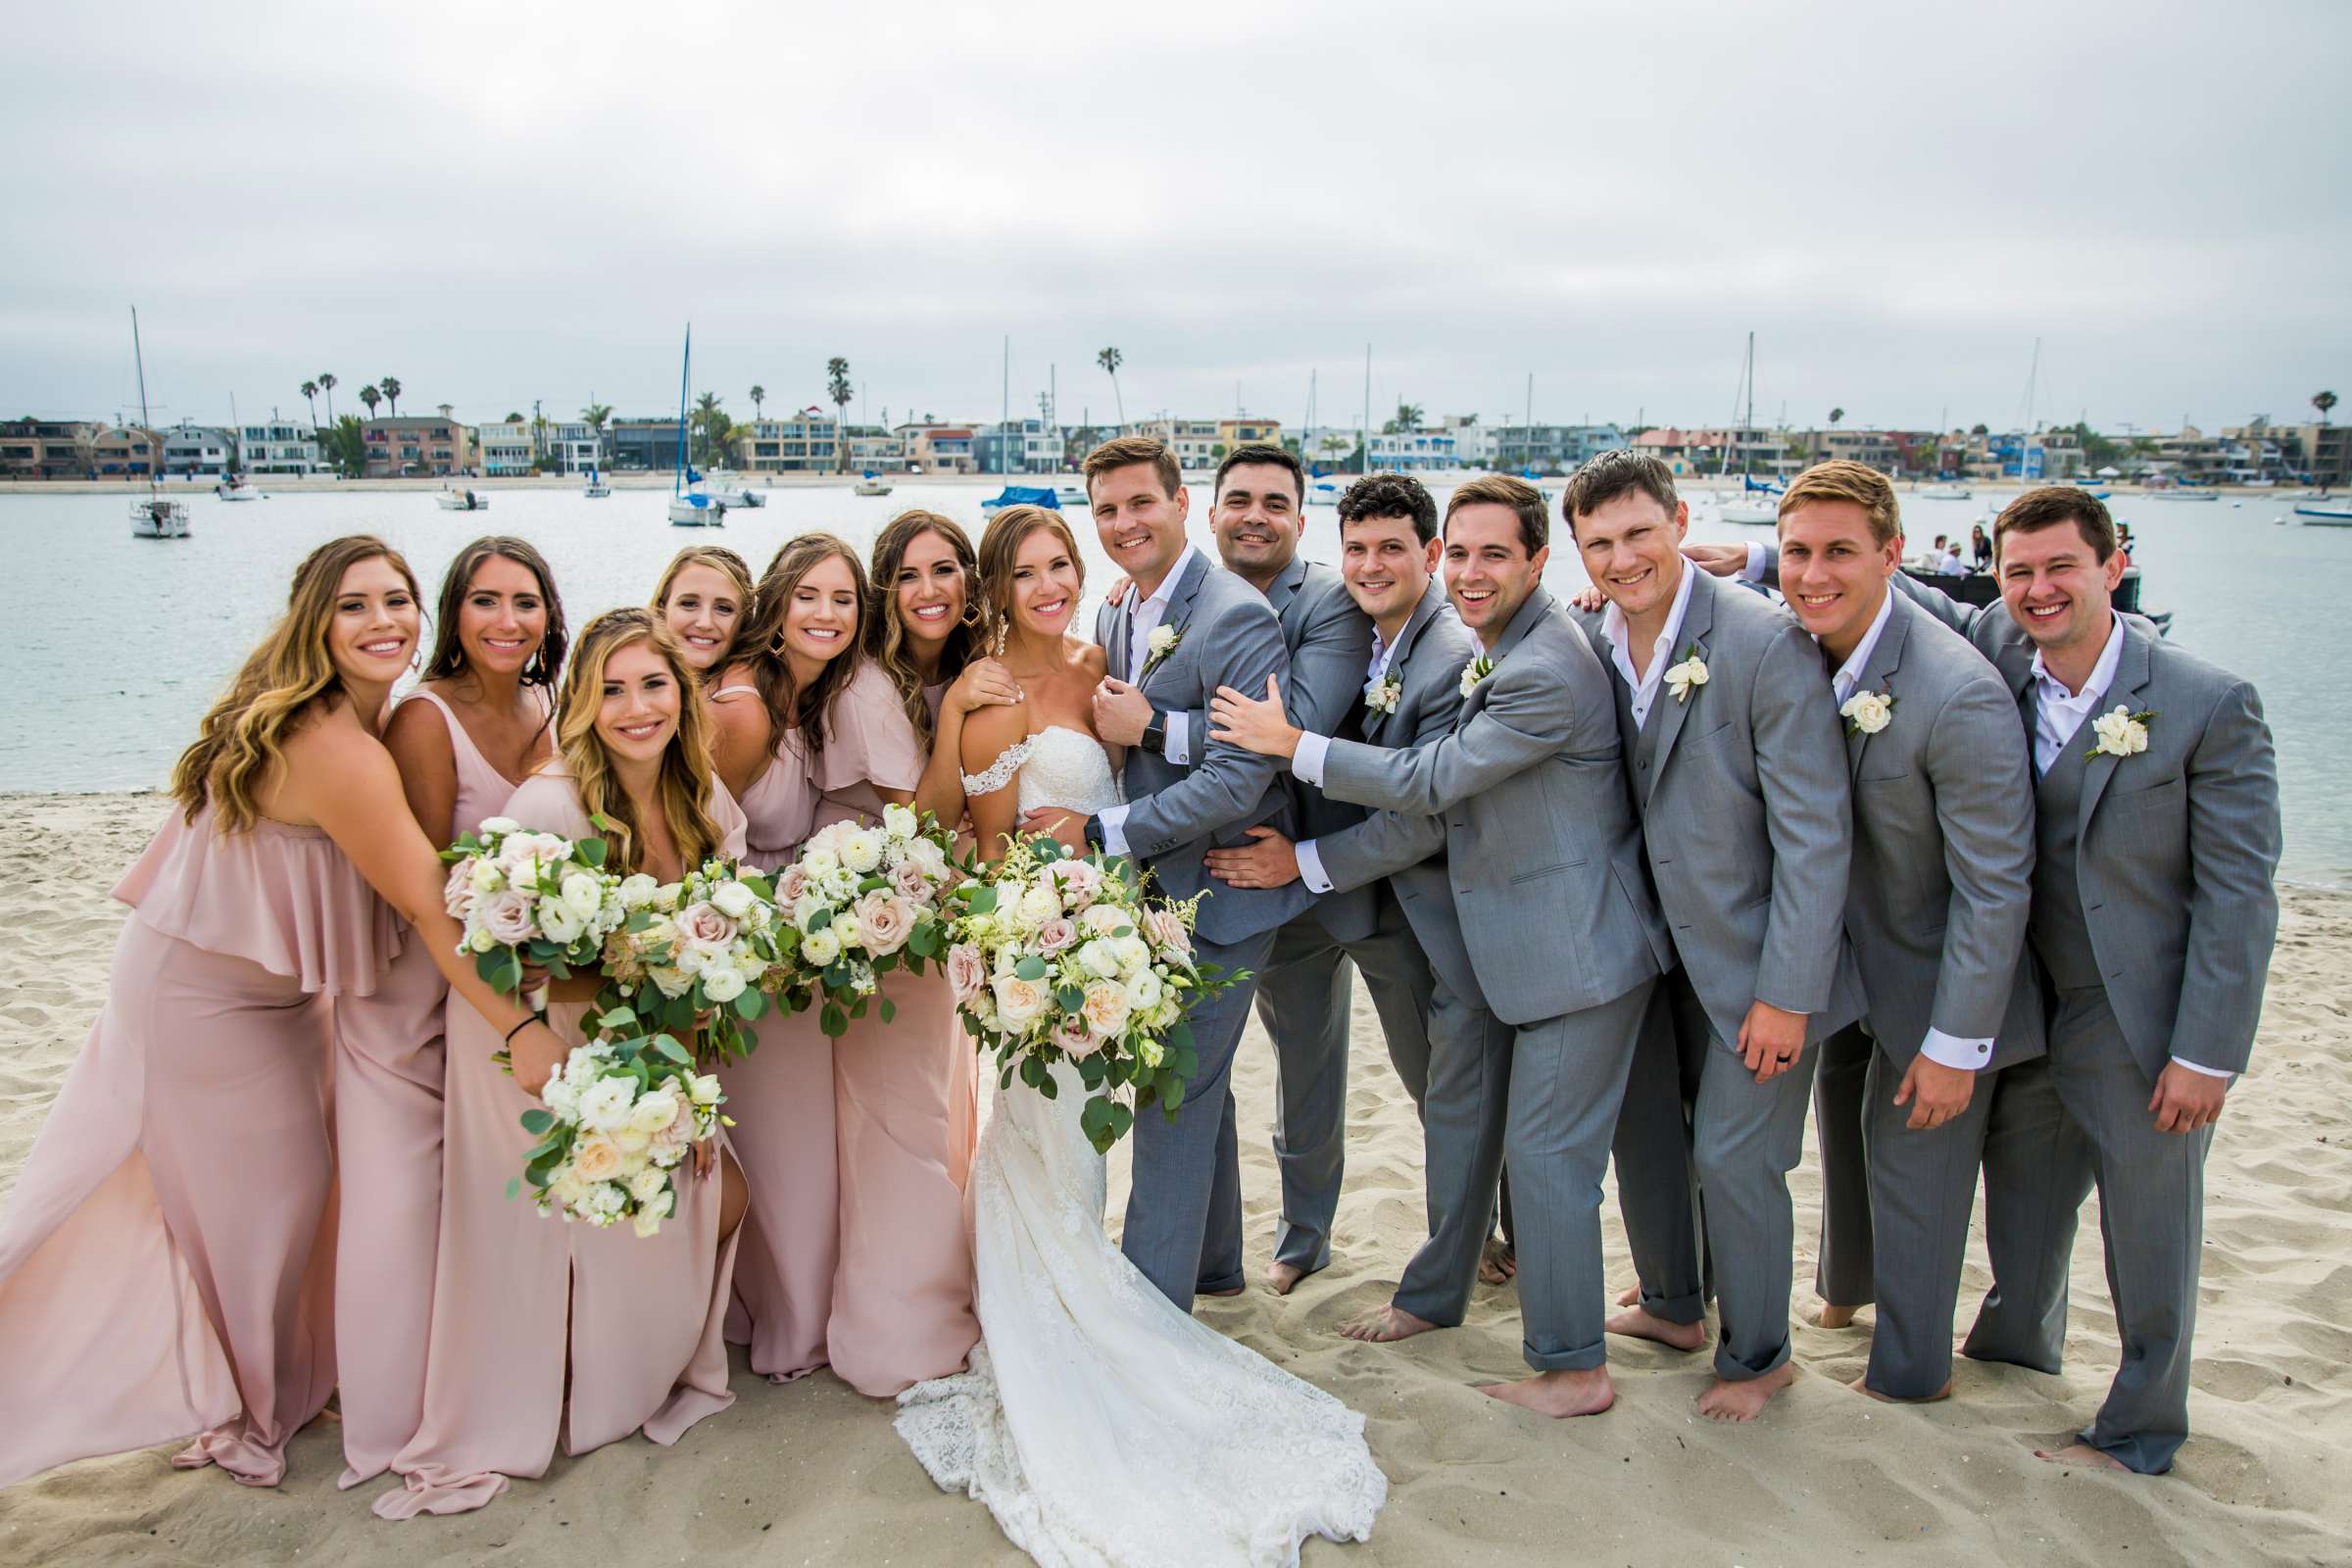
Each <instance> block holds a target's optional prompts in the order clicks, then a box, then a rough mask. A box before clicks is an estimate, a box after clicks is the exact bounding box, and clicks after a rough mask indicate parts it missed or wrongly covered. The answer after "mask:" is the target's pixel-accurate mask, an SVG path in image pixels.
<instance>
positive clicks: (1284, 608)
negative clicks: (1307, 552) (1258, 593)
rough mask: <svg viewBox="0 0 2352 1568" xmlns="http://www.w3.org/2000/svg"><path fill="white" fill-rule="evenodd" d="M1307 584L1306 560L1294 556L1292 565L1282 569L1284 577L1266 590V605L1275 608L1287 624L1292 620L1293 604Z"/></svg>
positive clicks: (1276, 612) (1280, 577) (1276, 580)
mask: <svg viewBox="0 0 2352 1568" xmlns="http://www.w3.org/2000/svg"><path fill="white" fill-rule="evenodd" d="M1305 583H1306V558H1305V557H1304V556H1293V557H1292V558H1291V564H1289V565H1287V566H1285V567H1283V568H1282V575H1281V576H1279V577H1277V578H1275V579H1274V581H1273V584H1272V585H1271V586H1270V587H1268V588H1267V589H1266V603H1267V604H1269V605H1272V606H1273V607H1274V613H1275V614H1276V615H1278V616H1280V617H1282V619H1283V620H1284V621H1285V622H1286V623H1287V622H1288V621H1289V619H1290V613H1291V604H1292V602H1293V601H1294V600H1296V599H1297V598H1298V597H1299V589H1300V588H1301V587H1303V586H1304V585H1305Z"/></svg>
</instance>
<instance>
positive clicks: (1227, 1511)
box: [898, 726, 1388, 1568]
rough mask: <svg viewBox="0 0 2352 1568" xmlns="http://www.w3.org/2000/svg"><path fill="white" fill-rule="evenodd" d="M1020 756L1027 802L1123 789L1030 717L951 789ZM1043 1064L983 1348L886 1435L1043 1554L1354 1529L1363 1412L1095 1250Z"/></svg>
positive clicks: (1105, 1556)
mask: <svg viewBox="0 0 2352 1568" xmlns="http://www.w3.org/2000/svg"><path fill="white" fill-rule="evenodd" d="M1016 769H1017V770H1018V772H1019V775H1020V805H1021V809H1022V810H1024V811H1028V810H1033V809H1037V808H1039V807H1047V806H1060V807H1067V808H1069V809H1073V810H1081V811H1087V812H1090V813H1091V812H1094V811H1099V810H1101V809H1103V807H1105V806H1108V805H1111V804H1113V803H1115V802H1116V801H1117V800H1118V799H1119V791H1118V784H1117V781H1116V780H1115V779H1114V778H1113V776H1112V774H1111V769H1110V760H1109V758H1108V757H1107V756H1105V755H1104V753H1103V747H1102V744H1101V743H1100V742H1098V741H1097V740H1096V739H1095V738H1094V737H1093V736H1091V735H1088V734H1085V733H1083V732H1082V731H1079V730H1075V729H1068V728H1063V727H1060V726H1055V727H1053V728H1050V729H1046V730H1043V731H1041V732H1040V733H1038V734H1036V735H1033V736H1031V737H1030V738H1029V739H1028V740H1026V741H1023V742H1022V743H1020V744H1019V745H1017V746H1014V747H1013V748H1011V749H1010V750H1009V751H1007V752H1005V755H1004V756H1003V757H1001V758H999V759H998V760H997V761H996V763H995V764H994V765H992V766H991V768H990V769H989V771H988V772H987V773H985V774H982V775H980V776H979V777H978V778H967V779H966V780H965V787H966V789H967V790H969V791H970V792H971V793H974V794H985V793H987V792H988V791H990V790H994V789H1001V788H1003V787H1004V784H1005V781H1006V780H1007V779H1008V778H1010V777H1011V776H1012V773H1013V772H1014V770H1016ZM1055 1073H1056V1081H1057V1083H1058V1085H1059V1089H1060V1094H1059V1096H1058V1097H1057V1098H1056V1099H1054V1100H1048V1099H1046V1098H1045V1097H1044V1096H1042V1095H1039V1094H1035V1093H1032V1092H1030V1091H1029V1090H1026V1089H1024V1088H1022V1087H1020V1086H1019V1085H1018V1084H1017V1083H1016V1084H1015V1085H1014V1086H1013V1087H1012V1088H1011V1089H1008V1090H1006V1091H1005V1092H1003V1093H1001V1094H999V1095H998V1096H997V1099H996V1108H995V1114H994V1115H993V1116H992V1117H991V1118H990V1120H989V1122H988V1125H987V1126H986V1127H985V1128H983V1129H982V1131H981V1134H980V1144H979V1149H978V1152H977V1153H976V1154H975V1156H974V1158H973V1161H972V1173H971V1192H972V1226H973V1237H972V1242H973V1249H972V1250H973V1261H974V1265H975V1273H976V1278H975V1286H976V1293H975V1294H976V1301H977V1305H978V1308H979V1315H980V1330H981V1342H980V1344H979V1345H978V1346H977V1347H976V1348H974V1349H973V1351H972V1356H971V1368H970V1370H969V1371H967V1372H962V1373H958V1374H956V1376H953V1377H946V1378H940V1379H936V1380H934V1381H932V1382H929V1383H920V1384H917V1385H915V1386H914V1387H913V1388H911V1389H908V1390H907V1392H906V1393H905V1394H902V1395H900V1396H899V1404H900V1410H899V1417H898V1429H899V1433H900V1435H901V1436H902V1437H904V1438H905V1439H906V1440H907V1446H909V1447H911V1448H912V1449H913V1450H914V1454H915V1457H916V1458H918V1459H920V1460H921V1461H922V1464H923V1468H924V1469H925V1470H927V1471H929V1472H930V1474H931V1479H932V1480H934V1481H936V1482H937V1483H939V1485H940V1486H941V1488H943V1489H944V1490H947V1491H952V1492H956V1491H960V1492H968V1493H969V1494H970V1495H972V1496H974V1497H977V1498H978V1499H980V1500H981V1501H982V1502H985V1503H987V1504H988V1506H989V1510H990V1511H991V1512H992V1513H994V1514H995V1515H996V1518H997V1523H998V1525H999V1526H1001V1527H1002V1528H1003V1530H1004V1532H1005V1536H1006V1537H1007V1538H1009V1539H1010V1540H1011V1542H1012V1544H1014V1545H1016V1546H1019V1547H1020V1548H1021V1549H1022V1550H1023V1551H1026V1552H1027V1553H1028V1554H1029V1555H1030V1556H1031V1557H1033V1558H1035V1559H1036V1560H1037V1561H1038V1562H1039V1563H1041V1564H1044V1565H1045V1568H1162V1565H1164V1568H1201V1565H1203V1564H1222V1563H1248V1564H1252V1565H1257V1564H1266V1565H1290V1564H1295V1563H1297V1562H1298V1560H1299V1545H1300V1544H1301V1543H1302V1542H1303V1541H1304V1540H1305V1538H1306V1537H1308V1536H1310V1535H1321V1536H1326V1537H1328V1538H1330V1539H1332V1540H1334V1541H1361V1540H1363V1539H1365V1537H1366V1536H1367V1535H1369V1534H1370V1532H1371V1529H1372V1516H1373V1515H1374V1514H1375V1513H1377V1512H1378V1511H1379V1510H1380V1506H1381V1504H1382V1502H1384V1501H1385V1500H1386V1499H1387V1496H1388V1478H1387V1477H1385V1476H1384V1475H1382V1474H1381V1472H1380V1469H1379V1467H1378V1466H1376V1465H1375V1464H1374V1463H1373V1462H1372V1454H1371V1450H1370V1449H1369V1448H1367V1447H1366V1446H1365V1445H1364V1418H1363V1417H1362V1416H1361V1415H1358V1414H1357V1413H1355V1412H1354V1411H1352V1410H1349V1409H1348V1407H1347V1406H1346V1405H1344V1404H1342V1403H1340V1401H1339V1400H1338V1399H1335V1398H1333V1397H1331V1396H1330V1395H1328V1394H1325V1393H1324V1392H1323V1391H1322V1390H1320V1389H1316V1388H1313V1387H1311V1386H1309V1385H1307V1384H1305V1383H1301V1382H1300V1381H1299V1380H1298V1379H1297V1378H1295V1377H1292V1376H1291V1375H1290V1374H1289V1373H1287V1372H1285V1371H1283V1370H1282V1369H1280V1368H1279V1367H1277V1366H1275V1365H1274V1364H1273V1363H1272V1362H1270V1361H1268V1360H1266V1359H1265V1358H1264V1357H1263V1356H1261V1355H1259V1354H1257V1353H1256V1352H1255V1351H1253V1350H1250V1349H1248V1348H1245V1347H1243V1346H1240V1345H1237V1344H1235V1343H1234V1342H1233V1341H1231V1340H1229V1339H1227V1338H1225V1337H1224V1336H1223V1335H1221V1334H1218V1333H1217V1332H1215V1331H1214V1330H1212V1329H1209V1328H1206V1327H1204V1326H1202V1325H1201V1324H1200V1323H1197V1322H1195V1321H1194V1320H1193V1319H1192V1318H1191V1317H1190V1316H1188V1315H1187V1314H1185V1313H1183V1312H1180V1311H1178V1310H1177V1309H1176V1308H1175V1306H1174V1305H1172V1304H1171V1303H1170V1302H1169V1300H1168V1299H1167V1298H1166V1297H1164V1296H1162V1295H1160V1294H1159V1292H1158V1291H1156V1290H1154V1289H1153V1288H1152V1285H1151V1283H1150V1282H1149V1281H1147V1280H1146V1279H1145V1278H1144V1277H1143V1275H1142V1274H1140V1273H1138V1272H1137V1271H1136V1269H1135V1266H1134V1265H1133V1264H1131V1263H1129V1262H1128V1261H1127V1259H1126V1258H1125V1257H1124V1256H1123V1255H1121V1254H1120V1252H1119V1251H1118V1250H1117V1249H1116V1248H1114V1247H1112V1246H1111V1245H1110V1240H1109V1238H1108V1237H1107V1236H1106V1235H1105V1234H1104V1233H1103V1198H1104V1191H1103V1189H1104V1181H1103V1156H1102V1155H1100V1154H1098V1153H1096V1152H1095V1151H1094V1148H1093V1146H1092V1145H1090V1144H1089V1143H1088V1142H1087V1141H1086V1138H1085V1136H1084V1135H1083V1134H1082V1133H1080V1131H1079V1129H1078V1112H1079V1108H1080V1106H1081V1105H1082V1104H1083V1103H1085V1099H1086V1095H1085V1091H1084V1089H1083V1088H1082V1086H1081V1085H1080V1083H1079V1081H1078V1076H1077V1074H1076V1073H1075V1072H1073V1071H1071V1070H1070V1069H1069V1068H1068V1067H1067V1066H1066V1065H1064V1066H1062V1067H1059V1068H1057V1069H1056V1070H1055Z"/></svg>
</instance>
